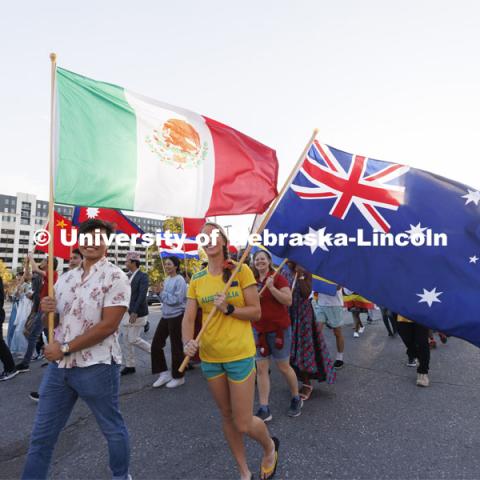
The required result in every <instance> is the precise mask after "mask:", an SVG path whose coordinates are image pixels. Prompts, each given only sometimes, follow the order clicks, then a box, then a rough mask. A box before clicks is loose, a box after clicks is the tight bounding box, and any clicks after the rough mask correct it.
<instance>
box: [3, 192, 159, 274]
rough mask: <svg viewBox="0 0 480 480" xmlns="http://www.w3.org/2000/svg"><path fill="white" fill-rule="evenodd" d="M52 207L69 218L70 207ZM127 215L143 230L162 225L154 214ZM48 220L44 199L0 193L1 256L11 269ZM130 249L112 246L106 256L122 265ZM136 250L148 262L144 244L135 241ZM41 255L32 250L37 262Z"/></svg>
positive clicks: (17, 266) (19, 262) (18, 266)
mask: <svg viewBox="0 0 480 480" xmlns="http://www.w3.org/2000/svg"><path fill="white" fill-rule="evenodd" d="M55 210H56V211H57V212H58V213H59V214H60V215H62V216H63V217H65V218H67V219H68V220H72V216H73V207H71V206H68V205H58V204H55ZM127 217H128V218H129V219H130V220H131V221H132V222H134V223H135V224H137V225H138V226H139V227H140V228H141V229H142V230H143V231H145V232H149V233H156V231H157V230H161V229H162V226H163V220H159V219H156V218H148V217H139V216H132V215H127ZM47 223H48V202H47V201H45V200H39V199H37V197H36V196H35V195H32V194H28V193H17V195H16V196H13V195H2V194H0V260H3V262H4V263H5V265H6V266H7V268H9V269H10V270H11V271H12V272H16V271H17V270H19V269H21V268H22V265H23V262H24V259H25V257H26V256H27V254H28V252H34V248H35V246H34V243H33V235H34V232H35V231H36V230H38V229H40V228H45V226H46V224H47ZM129 250H131V248H130V247H121V246H116V245H115V246H111V247H110V248H109V251H108V258H109V260H110V261H111V262H113V263H116V264H117V265H118V266H119V267H120V268H122V269H123V268H124V267H125V257H126V256H127V252H128V251H129ZM135 250H136V251H138V252H139V253H140V256H141V259H142V263H143V264H147V263H148V258H146V252H145V247H142V246H141V245H137V246H136V247H135ZM44 257H45V254H44V253H43V252H34V259H35V260H36V261H37V263H38V262H40V261H41V259H42V258H44ZM59 260H60V265H59V271H62V270H63V269H64V268H65V266H66V265H64V263H66V262H62V261H61V259H59Z"/></svg>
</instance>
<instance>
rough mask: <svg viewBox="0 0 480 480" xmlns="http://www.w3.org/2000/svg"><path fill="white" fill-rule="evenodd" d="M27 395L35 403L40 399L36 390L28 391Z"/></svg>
mask: <svg viewBox="0 0 480 480" xmlns="http://www.w3.org/2000/svg"><path fill="white" fill-rule="evenodd" d="M29 397H30V398H31V399H32V400H33V401H34V402H36V403H38V401H39V400H40V395H39V394H38V392H30V395H29Z"/></svg>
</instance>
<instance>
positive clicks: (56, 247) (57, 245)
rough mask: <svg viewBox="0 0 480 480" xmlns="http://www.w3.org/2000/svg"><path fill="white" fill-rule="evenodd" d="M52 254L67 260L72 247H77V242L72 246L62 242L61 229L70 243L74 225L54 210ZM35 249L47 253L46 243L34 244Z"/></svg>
mask: <svg viewBox="0 0 480 480" xmlns="http://www.w3.org/2000/svg"><path fill="white" fill-rule="evenodd" d="M53 221H54V225H53V256H54V257H58V258H63V259H64V260H69V259H70V256H71V252H72V250H73V249H75V248H77V246H78V245H77V244H75V245H73V246H67V245H64V244H63V243H62V241H61V240H62V238H61V231H62V230H65V233H64V235H65V238H66V240H67V241H68V243H70V240H71V235H72V230H73V229H74V227H72V223H71V222H70V220H68V219H66V218H65V217H63V216H62V215H60V214H59V213H57V212H56V211H55V212H54V213H53ZM49 223H50V222H48V223H47V225H46V226H45V230H48V227H49ZM35 249H36V250H39V251H41V252H45V253H48V245H43V246H40V245H36V246H35Z"/></svg>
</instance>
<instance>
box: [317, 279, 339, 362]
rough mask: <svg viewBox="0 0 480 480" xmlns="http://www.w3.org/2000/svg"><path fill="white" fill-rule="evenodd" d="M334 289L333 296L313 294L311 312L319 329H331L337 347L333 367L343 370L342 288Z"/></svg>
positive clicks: (335, 286) (336, 287)
mask: <svg viewBox="0 0 480 480" xmlns="http://www.w3.org/2000/svg"><path fill="white" fill-rule="evenodd" d="M332 288H335V289H336V291H335V295H328V294H327V293H321V292H314V294H313V298H312V306H313V311H314V312H315V319H316V321H317V323H318V325H319V326H320V327H322V326H323V325H326V326H327V328H330V329H332V331H333V334H334V335H335V343H336V346H337V357H336V359H335V363H334V364H333V366H334V367H335V369H336V370H340V369H341V368H343V352H344V350H345V339H344V338H343V331H342V326H343V297H342V287H340V286H339V285H332Z"/></svg>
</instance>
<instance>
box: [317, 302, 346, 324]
mask: <svg viewBox="0 0 480 480" xmlns="http://www.w3.org/2000/svg"><path fill="white" fill-rule="evenodd" d="M312 306H313V311H314V312H315V319H316V320H317V322H319V323H325V324H326V325H327V326H328V327H330V328H338V327H341V326H342V325H343V307H325V306H320V305H316V304H315V302H312Z"/></svg>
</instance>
